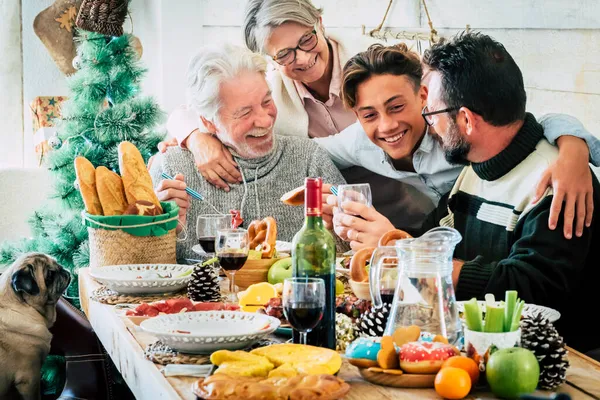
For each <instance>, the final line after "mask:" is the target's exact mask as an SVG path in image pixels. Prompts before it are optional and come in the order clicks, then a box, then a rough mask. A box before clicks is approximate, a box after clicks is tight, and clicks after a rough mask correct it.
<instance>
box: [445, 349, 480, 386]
mask: <svg viewBox="0 0 600 400" xmlns="http://www.w3.org/2000/svg"><path fill="white" fill-rule="evenodd" d="M445 367H456V368H460V369H464V370H465V371H467V373H468V374H469V376H470V377H471V386H475V385H476V384H477V381H478V380H479V366H478V365H477V363H476V362H475V360H473V359H472V358H469V357H465V356H454V357H450V358H449V359H447V360H446V361H444V363H443V364H442V368H445Z"/></svg>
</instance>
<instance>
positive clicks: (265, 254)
mask: <svg viewBox="0 0 600 400" xmlns="http://www.w3.org/2000/svg"><path fill="white" fill-rule="evenodd" d="M248 239H249V240H250V245H249V248H250V250H256V248H257V247H258V246H260V249H261V252H262V258H273V255H274V254H275V244H276V241H277V222H275V218H273V217H267V218H265V219H263V220H256V221H252V222H251V223H250V225H249V226H248Z"/></svg>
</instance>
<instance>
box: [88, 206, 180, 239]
mask: <svg viewBox="0 0 600 400" xmlns="http://www.w3.org/2000/svg"><path fill="white" fill-rule="evenodd" d="M160 205H161V206H162V209H163V211H164V213H163V214H161V215H156V216H145V215H111V216H104V215H92V214H89V213H87V212H85V211H84V212H83V213H82V214H83V224H84V225H85V226H87V227H89V228H96V229H106V230H111V231H112V230H116V229H122V230H123V231H124V232H127V233H129V234H130V235H133V236H162V235H166V234H167V233H168V232H169V231H170V230H172V229H175V228H176V227H177V218H178V215H179V206H178V205H177V204H176V203H175V202H174V201H169V202H162V201H161V202H160ZM161 221H165V222H162V223H161ZM99 224H102V225H99ZM146 224H149V225H147V226H136V225H146ZM103 225H104V226H103ZM106 225H109V226H110V227H108V226H106Z"/></svg>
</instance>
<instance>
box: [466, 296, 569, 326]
mask: <svg viewBox="0 0 600 400" xmlns="http://www.w3.org/2000/svg"><path fill="white" fill-rule="evenodd" d="M465 303H466V302H465V301H457V302H456V308H457V310H458V313H459V316H460V317H461V318H463V313H464V310H465ZM478 303H479V307H481V310H482V311H483V313H484V314H485V304H486V302H485V301H484V300H480V301H478ZM495 303H496V304H497V305H499V304H500V303H501V302H500V301H496V302H495ZM537 314H541V315H542V317H544V318H546V319H547V320H548V321H550V322H553V323H554V322H556V321H558V319H559V318H560V312H558V311H557V310H555V309H553V308H550V307H545V306H538V305H536V304H528V303H525V305H524V306H523V312H522V314H521V316H522V318H530V317H531V318H533V317H535V316H536V315H537Z"/></svg>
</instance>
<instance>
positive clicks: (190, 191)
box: [161, 172, 223, 214]
mask: <svg viewBox="0 0 600 400" xmlns="http://www.w3.org/2000/svg"><path fill="white" fill-rule="evenodd" d="M161 176H162V177H163V179H169V180H174V178H173V177H172V176H171V175H169V174H167V173H166V172H163V173H162V174H161ZM185 191H186V193H187V194H189V195H190V196H192V197H193V198H194V199H196V200H200V201H204V202H206V203H207V204H208V205H209V206H211V207H212V208H213V210H215V211H216V212H217V214H223V213H222V212H221V211H219V210H218V209H217V207H215V206H214V205H213V204H212V203H211V202H210V201H208V200H206V198H205V197H204V196H202V195H201V194H200V193H198V192H196V191H195V190H194V189H190V188H189V187H186V188H185Z"/></svg>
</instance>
